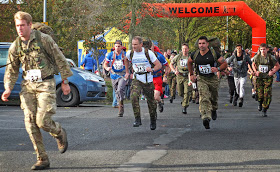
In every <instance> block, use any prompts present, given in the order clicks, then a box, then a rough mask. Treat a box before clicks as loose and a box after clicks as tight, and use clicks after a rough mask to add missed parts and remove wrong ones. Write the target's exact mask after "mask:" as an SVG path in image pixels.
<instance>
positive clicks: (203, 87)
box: [197, 75, 219, 119]
mask: <svg viewBox="0 0 280 172" xmlns="http://www.w3.org/2000/svg"><path fill="white" fill-rule="evenodd" d="M197 87H198V92H199V111H200V113H201V118H202V119H204V118H209V119H211V111H215V110H217V109H218V89H219V81H218V78H217V76H216V75H214V76H212V77H203V76H198V77H197Z"/></svg>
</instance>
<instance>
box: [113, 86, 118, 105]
mask: <svg viewBox="0 0 280 172" xmlns="http://www.w3.org/2000/svg"><path fill="white" fill-rule="evenodd" d="M112 106H113V107H114V106H118V101H117V97H116V94H115V90H114V89H113V103H112Z"/></svg>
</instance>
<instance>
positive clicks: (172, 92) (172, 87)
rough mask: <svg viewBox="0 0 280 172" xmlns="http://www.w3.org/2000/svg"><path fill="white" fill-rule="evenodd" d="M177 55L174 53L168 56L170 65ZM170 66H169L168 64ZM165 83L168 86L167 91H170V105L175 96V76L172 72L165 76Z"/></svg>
mask: <svg viewBox="0 0 280 172" xmlns="http://www.w3.org/2000/svg"><path fill="white" fill-rule="evenodd" d="M176 55H177V53H176V52H172V53H171V56H170V63H171V61H172V59H173V58H174V57H175V56H176ZM169 65H170V64H169ZM167 82H168V85H169V89H170V103H173V100H174V99H175V95H176V85H177V82H176V75H175V73H174V72H173V71H171V70H170V73H169V74H168V75H167Z"/></svg>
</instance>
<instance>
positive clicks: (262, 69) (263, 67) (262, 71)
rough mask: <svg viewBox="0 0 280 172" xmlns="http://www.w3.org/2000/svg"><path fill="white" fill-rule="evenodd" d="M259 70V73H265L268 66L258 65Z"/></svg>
mask: <svg viewBox="0 0 280 172" xmlns="http://www.w3.org/2000/svg"><path fill="white" fill-rule="evenodd" d="M259 71H260V72H261V73H267V72H268V66H267V65H259Z"/></svg>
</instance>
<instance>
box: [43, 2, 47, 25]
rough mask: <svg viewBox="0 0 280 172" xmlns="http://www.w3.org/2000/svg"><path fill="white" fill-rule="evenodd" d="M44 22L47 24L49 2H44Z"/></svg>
mask: <svg viewBox="0 0 280 172" xmlns="http://www.w3.org/2000/svg"><path fill="white" fill-rule="evenodd" d="M43 9H44V10H43V22H44V23H45V24H46V23H47V0H44V8H43Z"/></svg>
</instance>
